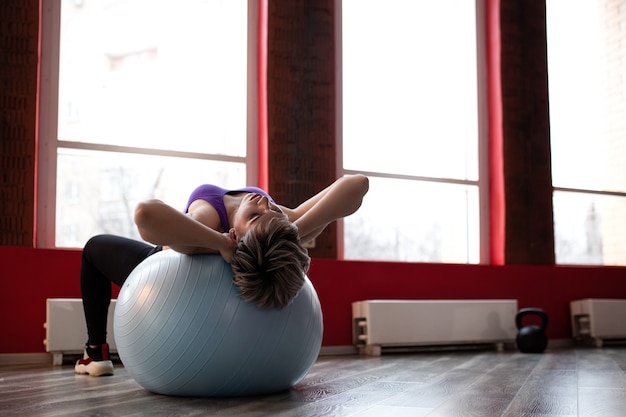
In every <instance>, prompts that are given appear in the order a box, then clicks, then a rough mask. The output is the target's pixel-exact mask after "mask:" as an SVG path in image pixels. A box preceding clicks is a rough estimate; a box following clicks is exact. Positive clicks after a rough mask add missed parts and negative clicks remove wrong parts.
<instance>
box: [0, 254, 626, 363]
mask: <svg viewBox="0 0 626 417" xmlns="http://www.w3.org/2000/svg"><path fill="white" fill-rule="evenodd" d="M0 265H1V266H2V269H1V272H0V285H1V287H0V290H1V291H0V317H1V319H0V320H1V321H0V353H32V352H44V351H45V348H44V345H43V339H44V337H45V331H44V329H43V323H44V322H45V314H46V308H45V300H46V298H54V297H76V298H78V297H80V288H79V282H78V277H79V270H80V251H78V250H44V249H32V248H22V247H0ZM309 275H310V278H311V281H313V284H314V285H315V288H316V289H317V292H318V294H319V297H320V301H321V303H322V310H323V312H324V326H325V330H324V341H323V344H324V346H346V345H350V344H352V324H351V321H352V310H351V303H352V302H353V301H358V300H366V299H385V298H387V299H411V298H414V299H475V298H515V299H517V300H518V302H519V307H520V308H522V307H541V308H543V309H545V310H546V312H547V313H548V315H549V317H550V324H549V326H548V336H549V337H550V338H554V339H567V338H569V337H571V330H570V322H569V302H570V301H571V300H575V299H580V298H590V297H595V298H626V268H623V267H549V266H521V265H520V266H488V265H450V264H413V263H394V262H355V261H335V260H325V259H324V260H323V259H314V260H313V262H312V265H311V271H310V273H309Z"/></svg>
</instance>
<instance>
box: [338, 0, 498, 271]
mask: <svg viewBox="0 0 626 417" xmlns="http://www.w3.org/2000/svg"><path fill="white" fill-rule="evenodd" d="M475 5H476V62H477V69H476V70H477V88H478V91H477V99H478V103H477V108H478V114H477V115H476V116H477V118H478V120H477V122H478V132H477V134H478V180H476V181H473V180H460V179H445V178H433V177H422V176H415V175H399V174H390V173H382V172H365V171H353V170H350V169H346V168H344V166H343V86H342V79H343V78H342V77H343V72H342V68H343V65H342V64H343V61H342V56H343V54H342V52H343V51H342V47H343V36H342V16H343V10H342V6H343V0H336V1H335V33H336V41H335V43H336V47H335V62H336V66H335V71H336V78H335V79H336V84H335V85H336V92H335V98H336V102H335V104H336V106H335V108H336V116H337V117H336V118H335V120H336V126H335V131H336V132H337V154H336V166H337V175H338V176H341V175H345V174H356V173H360V174H364V175H367V176H370V177H378V178H388V179H406V180H413V181H422V182H428V183H441V184H457V185H458V184H460V185H468V186H477V187H478V195H479V197H478V200H479V207H478V210H479V221H480V226H479V235H480V236H479V263H480V264H490V263H492V259H491V255H492V251H491V232H490V231H491V227H490V221H491V220H490V207H491V201H490V198H491V196H490V190H489V185H490V181H489V178H490V175H491V174H492V172H491V169H490V163H489V159H490V158H489V154H490V149H489V147H490V132H489V103H488V91H487V83H488V80H487V46H486V45H487V28H486V25H487V21H486V20H487V19H486V12H487V10H486V0H475ZM337 236H338V239H337V240H338V254H339V256H340V259H343V257H344V256H343V255H344V239H343V236H344V224H343V222H339V224H338V229H337Z"/></svg>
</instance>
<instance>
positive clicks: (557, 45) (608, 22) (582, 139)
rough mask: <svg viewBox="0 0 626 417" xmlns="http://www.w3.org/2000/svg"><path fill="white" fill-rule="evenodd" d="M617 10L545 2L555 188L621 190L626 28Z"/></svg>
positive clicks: (625, 176)
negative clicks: (625, 42) (625, 40)
mask: <svg viewBox="0 0 626 417" xmlns="http://www.w3.org/2000/svg"><path fill="white" fill-rule="evenodd" d="M620 3H621V4H622V5H621V6H620ZM620 10H623V2H615V1H608V0H599V1H588V0H571V1H569V0H568V1H563V0H549V1H547V9H546V12H547V35H548V65H549V88H550V131H551V141H552V176H553V184H554V186H556V187H567V188H577V189H589V190H610V191H620V192H626V164H625V163H624V161H626V77H624V73H625V72H626V49H624V46H623V40H624V39H625V38H626V26H625V25H624V24H623V22H624V13H623V11H620Z"/></svg>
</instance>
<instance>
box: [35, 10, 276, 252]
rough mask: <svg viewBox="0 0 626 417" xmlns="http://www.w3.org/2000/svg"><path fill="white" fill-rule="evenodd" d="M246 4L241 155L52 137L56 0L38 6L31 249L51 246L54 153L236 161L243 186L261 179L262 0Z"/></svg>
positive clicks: (56, 58) (56, 73)
mask: <svg viewBox="0 0 626 417" xmlns="http://www.w3.org/2000/svg"><path fill="white" fill-rule="evenodd" d="M247 2H248V16H247V26H248V37H247V39H248V45H247V56H248V65H247V105H246V123H247V126H246V132H247V133H246V156H245V157H238V156H229V155H217V154H208V153H199V152H198V153H196V152H180V151H168V150H162V149H150V148H137V147H127V146H117V145H107V144H97V143H83V142H73V141H60V140H59V139H58V137H57V127H58V110H59V109H58V97H59V53H60V33H61V0H51V1H46V2H43V3H42V7H41V31H40V33H41V39H40V57H41V58H40V67H39V71H38V72H39V85H38V90H39V91H38V93H39V108H38V114H37V143H36V155H37V156H36V161H35V166H36V170H37V171H36V174H35V177H36V185H35V191H36V192H35V233H34V235H35V247H38V248H55V247H56V244H55V234H56V200H57V150H58V149H59V148H68V149H79V150H90V151H107V152H117V153H128V154H139V155H154V156H168V157H179V158H192V159H199V160H207V161H218V162H238V163H244V164H245V166H246V182H247V183H248V184H257V183H259V181H263V180H264V179H263V178H259V177H263V175H264V173H263V172H262V171H261V168H262V167H263V166H264V165H265V163H264V162H263V161H261V160H260V159H259V158H260V157H262V155H260V154H259V153H260V152H259V147H260V146H262V143H263V142H262V138H263V137H264V136H263V135H264V133H263V129H264V123H263V122H261V123H259V118H260V117H262V114H260V112H259V111H258V108H259V103H260V101H261V100H262V99H263V97H262V96H261V94H262V93H263V92H262V91H260V90H262V89H263V88H264V86H262V85H261V86H260V87H259V83H260V81H261V80H260V77H259V74H260V72H261V71H263V61H264V60H263V59H261V60H260V59H259V56H260V54H262V53H264V48H265V46H264V41H265V39H264V38H263V36H264V33H265V28H264V27H263V26H264V25H265V22H264V21H263V19H264V18H265V7H266V0H247Z"/></svg>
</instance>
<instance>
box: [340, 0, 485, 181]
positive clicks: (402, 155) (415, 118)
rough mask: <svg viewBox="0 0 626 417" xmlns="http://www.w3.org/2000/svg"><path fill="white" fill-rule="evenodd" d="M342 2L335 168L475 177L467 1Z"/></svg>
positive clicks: (472, 28)
mask: <svg viewBox="0 0 626 417" xmlns="http://www.w3.org/2000/svg"><path fill="white" fill-rule="evenodd" d="M342 4H343V10H342V16H343V23H342V37H343V46H342V53H343V58H342V61H343V62H342V68H343V77H342V85H343V158H344V168H345V169H349V170H357V171H375V172H385V173H396V174H405V175H414V176H426V177H439V178H455V179H469V180H477V179H478V139H477V138H478V127H477V123H478V122H477V120H478V118H477V75H476V74H477V73H476V5H475V3H474V2H473V1H468V0H446V1H415V0H388V1H385V2H380V1H377V0H343V2H342Z"/></svg>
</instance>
